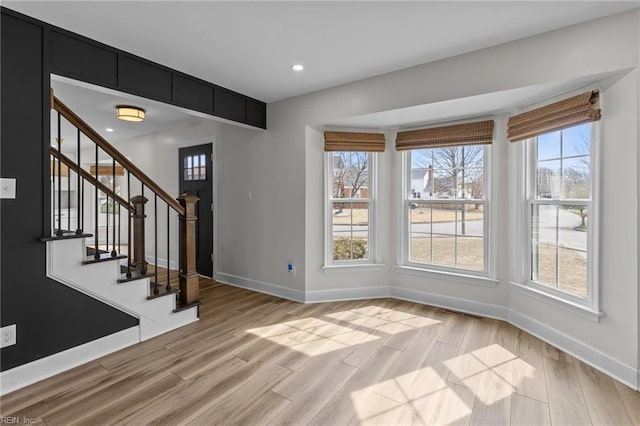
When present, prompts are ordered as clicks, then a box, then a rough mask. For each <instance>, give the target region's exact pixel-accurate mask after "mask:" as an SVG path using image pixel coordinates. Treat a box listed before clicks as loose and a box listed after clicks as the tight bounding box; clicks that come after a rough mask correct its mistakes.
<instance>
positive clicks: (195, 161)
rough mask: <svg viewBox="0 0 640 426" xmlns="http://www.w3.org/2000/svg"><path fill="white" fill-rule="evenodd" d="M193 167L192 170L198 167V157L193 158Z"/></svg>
mask: <svg viewBox="0 0 640 426" xmlns="http://www.w3.org/2000/svg"><path fill="white" fill-rule="evenodd" d="M193 167H194V168H198V167H200V157H199V156H197V155H194V156H193Z"/></svg>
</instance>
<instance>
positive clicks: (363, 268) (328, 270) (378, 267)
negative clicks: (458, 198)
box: [322, 263, 384, 274]
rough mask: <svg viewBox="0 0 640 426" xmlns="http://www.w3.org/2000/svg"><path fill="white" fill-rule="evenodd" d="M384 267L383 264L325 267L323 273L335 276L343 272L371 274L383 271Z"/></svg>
mask: <svg viewBox="0 0 640 426" xmlns="http://www.w3.org/2000/svg"><path fill="white" fill-rule="evenodd" d="M383 269H384V265H383V264H381V263H360V264H355V265H330V266H323V267H322V272H324V273H325V274H335V273H342V272H369V271H382V270H383Z"/></svg>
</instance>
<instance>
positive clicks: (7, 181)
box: [0, 178, 16, 199]
mask: <svg viewBox="0 0 640 426" xmlns="http://www.w3.org/2000/svg"><path fill="white" fill-rule="evenodd" d="M15 198H16V180H15V179H14V178H0V199H15Z"/></svg>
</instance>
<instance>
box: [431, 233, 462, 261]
mask: <svg viewBox="0 0 640 426" xmlns="http://www.w3.org/2000/svg"><path fill="white" fill-rule="evenodd" d="M433 264H434V265H438V266H447V267H449V268H455V267H456V236H455V235H449V234H433Z"/></svg>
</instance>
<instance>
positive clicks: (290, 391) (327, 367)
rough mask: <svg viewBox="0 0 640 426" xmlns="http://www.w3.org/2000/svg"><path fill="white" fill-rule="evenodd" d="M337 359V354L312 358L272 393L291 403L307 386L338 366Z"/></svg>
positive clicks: (338, 357) (338, 356) (338, 355)
mask: <svg viewBox="0 0 640 426" xmlns="http://www.w3.org/2000/svg"><path fill="white" fill-rule="evenodd" d="M339 359H340V354H339V353H338V352H333V353H327V354H323V355H319V356H312V357H310V358H309V361H308V362H307V363H306V364H305V365H304V367H302V368H299V369H298V370H296V371H294V372H293V374H291V375H290V376H289V377H287V378H286V379H285V380H283V381H282V382H280V383H279V384H278V385H277V386H275V387H274V388H273V391H274V392H275V393H277V394H278V395H281V396H283V397H285V398H287V399H288V400H290V401H293V400H295V399H296V397H297V396H298V395H300V394H301V393H302V392H304V391H305V390H306V389H307V388H308V387H309V386H311V385H312V384H313V383H315V382H317V381H320V380H322V378H323V377H324V376H325V375H326V374H328V373H330V372H331V370H332V369H333V368H335V367H336V366H339Z"/></svg>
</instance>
